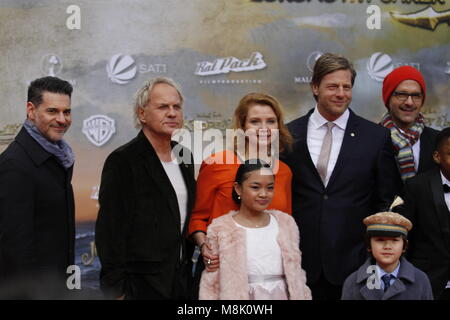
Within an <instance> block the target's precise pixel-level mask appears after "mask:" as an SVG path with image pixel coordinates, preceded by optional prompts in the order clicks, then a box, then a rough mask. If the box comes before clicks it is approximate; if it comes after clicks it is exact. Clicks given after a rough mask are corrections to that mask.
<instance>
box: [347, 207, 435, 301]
mask: <svg viewBox="0 0 450 320" xmlns="http://www.w3.org/2000/svg"><path fill="white" fill-rule="evenodd" d="M363 222H364V224H365V225H366V226H367V232H366V246H367V250H368V251H369V252H370V253H371V254H372V256H371V257H370V258H368V259H367V260H366V262H365V263H364V265H363V266H361V267H360V268H359V269H358V270H357V271H356V272H354V273H352V274H351V275H350V276H349V277H348V278H347V279H346V280H345V282H344V288H343V290H342V300H433V294H432V291H431V285H430V281H429V280H428V277H427V275H426V274H425V273H423V272H422V271H420V270H419V269H417V268H415V267H414V266H413V265H412V264H411V263H409V262H408V261H407V260H406V259H405V258H404V257H403V256H402V254H403V253H405V251H406V247H407V245H408V240H407V239H406V238H407V235H408V231H409V230H411V228H412V224H411V222H410V221H409V220H408V219H406V218H405V217H403V216H401V215H400V214H398V213H394V212H380V213H377V214H374V215H371V216H369V217H367V218H365V219H364V220H363Z"/></svg>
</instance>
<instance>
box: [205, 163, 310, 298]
mask: <svg viewBox="0 0 450 320" xmlns="http://www.w3.org/2000/svg"><path fill="white" fill-rule="evenodd" d="M274 192H283V190H274V175H273V172H272V171H271V170H270V167H269V166H268V165H265V164H263V163H262V162H261V161H260V160H254V159H253V160H248V161H246V162H245V163H244V164H242V165H240V167H239V169H238V171H237V173H236V179H235V183H234V190H233V200H234V201H236V202H237V203H238V204H239V205H240V208H239V211H237V212H236V211H231V212H230V213H228V214H226V215H224V216H222V217H219V218H216V219H214V220H213V222H212V224H211V225H210V226H209V227H208V232H207V235H208V236H207V241H208V242H209V245H210V246H211V248H212V249H213V251H214V252H215V254H218V255H219V259H220V266H219V269H218V270H216V271H213V272H207V271H203V274H202V278H201V282H200V292H199V298H200V299H201V300H262V299H263V300H271V299H272V300H288V299H289V300H311V291H310V289H309V288H308V287H307V286H306V274H305V272H304V271H303V270H302V268H301V252H300V250H299V241H300V239H299V232H298V227H297V225H296V223H295V221H294V219H293V218H292V217H291V216H290V215H288V214H285V213H283V212H281V211H277V210H266V209H267V207H268V206H269V204H270V201H271V200H272V198H273V195H274Z"/></svg>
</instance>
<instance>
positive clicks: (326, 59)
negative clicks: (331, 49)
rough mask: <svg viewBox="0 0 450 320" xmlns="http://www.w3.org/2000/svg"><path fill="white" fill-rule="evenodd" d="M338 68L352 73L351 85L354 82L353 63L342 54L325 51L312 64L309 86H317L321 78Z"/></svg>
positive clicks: (315, 97)
mask: <svg viewBox="0 0 450 320" xmlns="http://www.w3.org/2000/svg"><path fill="white" fill-rule="evenodd" d="M338 70H349V71H350V73H351V74H352V86H353V84H354V83H355V78H356V71H355V69H354V68H353V64H352V63H351V62H350V61H349V60H348V59H347V58H345V57H344V56H341V55H338V54H333V53H325V54H323V55H322V56H320V58H319V59H317V61H316V63H315V64H314V70H313V76H312V79H311V86H314V85H315V86H319V85H320V82H321V81H322V79H323V78H324V77H325V76H326V75H327V74H329V73H332V72H335V71H338ZM314 99H316V101H317V96H316V95H314Z"/></svg>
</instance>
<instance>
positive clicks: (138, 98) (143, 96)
mask: <svg viewBox="0 0 450 320" xmlns="http://www.w3.org/2000/svg"><path fill="white" fill-rule="evenodd" d="M160 83H165V84H167V85H169V86H172V87H174V88H175V89H176V90H177V92H178V95H179V96H180V102H181V105H183V102H184V97H183V94H182V93H181V89H180V86H179V85H178V84H177V83H176V82H175V81H173V80H172V79H171V78H167V77H157V78H153V79H150V80H147V81H145V82H144V85H143V86H142V88H140V89H139V90H138V91H137V92H136V94H135V98H134V110H133V111H134V115H133V116H134V125H135V127H136V128H138V129H139V128H141V127H142V124H141V122H140V121H139V117H138V109H139V108H142V109H143V108H145V107H146V106H147V104H148V103H149V102H150V92H151V91H152V90H153V88H154V87H155V86H156V85H157V84H160Z"/></svg>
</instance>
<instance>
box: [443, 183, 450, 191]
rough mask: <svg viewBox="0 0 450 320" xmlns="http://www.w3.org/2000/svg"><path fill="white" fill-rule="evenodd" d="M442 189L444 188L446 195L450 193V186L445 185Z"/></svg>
mask: <svg viewBox="0 0 450 320" xmlns="http://www.w3.org/2000/svg"><path fill="white" fill-rule="evenodd" d="M442 187H443V188H444V193H449V192H450V186H449V185H448V184H443V185H442Z"/></svg>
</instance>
